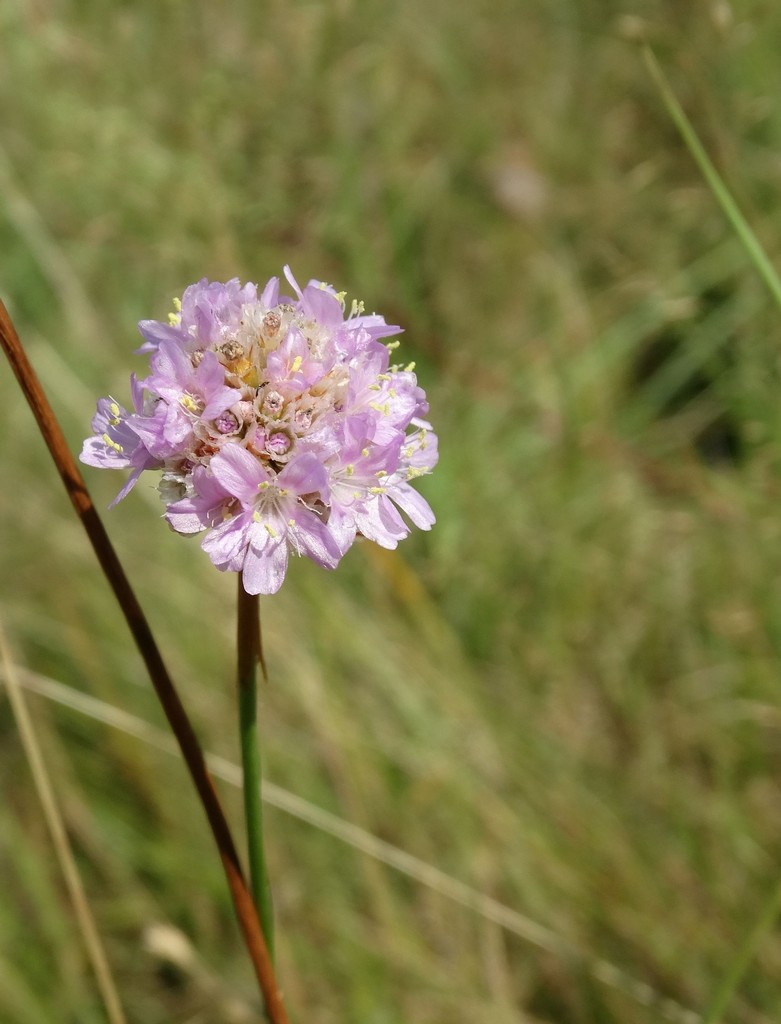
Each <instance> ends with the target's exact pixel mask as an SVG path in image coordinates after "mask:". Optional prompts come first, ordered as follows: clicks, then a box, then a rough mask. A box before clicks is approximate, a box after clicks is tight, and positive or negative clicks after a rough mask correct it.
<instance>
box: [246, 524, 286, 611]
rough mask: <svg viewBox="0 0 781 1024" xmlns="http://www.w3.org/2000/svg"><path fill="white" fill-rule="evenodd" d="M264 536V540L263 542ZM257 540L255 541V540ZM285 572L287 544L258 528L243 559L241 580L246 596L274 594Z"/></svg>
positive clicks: (282, 538)
mask: <svg viewBox="0 0 781 1024" xmlns="http://www.w3.org/2000/svg"><path fill="white" fill-rule="evenodd" d="M264 534H265V537H266V540H265V541H264V540H263V535H264ZM256 538H257V539H256ZM258 545H261V546H258ZM286 571H287V543H286V541H285V538H284V537H278V538H276V539H275V540H272V538H271V537H270V536H269V534H268V533H266V531H265V530H264V529H263V528H262V527H260V528H259V529H257V530H256V531H255V534H254V536H253V539H252V541H251V543H250V546H249V547H248V548H247V554H246V556H245V558H244V571H243V572H242V575H241V578H242V581H243V583H244V589H245V590H246V591H247V593H248V594H276V592H277V591H278V590H279V588H280V587H281V586H282V582H283V580H284V579H285V572H286Z"/></svg>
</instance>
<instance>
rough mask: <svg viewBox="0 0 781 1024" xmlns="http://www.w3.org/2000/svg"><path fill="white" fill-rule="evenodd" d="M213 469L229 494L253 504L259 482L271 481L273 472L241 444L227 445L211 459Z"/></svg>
mask: <svg viewBox="0 0 781 1024" xmlns="http://www.w3.org/2000/svg"><path fill="white" fill-rule="evenodd" d="M211 471H212V473H214V475H215V477H216V478H217V479H218V480H219V482H220V483H221V484H222V486H223V487H224V488H225V490H226V491H228V493H229V494H232V495H234V497H236V498H238V499H239V501H243V502H244V503H245V504H247V505H249V504H252V503H253V502H254V500H255V498H256V497H257V495H258V486H259V484H261V483H263V482H265V481H271V479H272V477H271V474H270V473H269V472H268V471H267V470H265V469H264V468H263V466H262V465H261V464H260V462H259V461H258V459H256V458H255V456H254V455H250V453H249V452H248V451H247V449H246V448H242V447H240V446H239V445H235V444H232V445H226V446H225V447H224V448H223V449H222V450H221V451H220V453H219V455H215V456H214V458H213V459H212V460H211Z"/></svg>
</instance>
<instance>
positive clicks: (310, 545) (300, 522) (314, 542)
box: [290, 508, 342, 569]
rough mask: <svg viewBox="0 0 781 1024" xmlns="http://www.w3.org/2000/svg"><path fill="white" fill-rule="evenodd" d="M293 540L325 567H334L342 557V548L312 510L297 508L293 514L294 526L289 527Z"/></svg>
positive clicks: (314, 560) (304, 552)
mask: <svg viewBox="0 0 781 1024" xmlns="http://www.w3.org/2000/svg"><path fill="white" fill-rule="evenodd" d="M290 532H291V533H292V535H293V542H294V543H295V544H296V545H297V546H299V547H300V548H301V549H302V552H299V553H303V554H305V555H307V556H308V557H309V558H311V559H312V561H313V562H317V564H318V565H322V566H323V567H324V568H326V569H334V568H336V565H337V563H338V562H339V559H340V558H341V557H342V549H341V548H340V546H339V544H338V543H337V542H336V540H335V538H334V537H333V535H332V534H331V533H330V532H329V530H328V527H327V526H326V525H325V524H324V523H323V521H322V520H321V519H319V518H318V517H317V516H316V515H315V514H314V512H310V511H309V510H308V509H305V508H299V509H297V511H296V515H295V526H291V527H290Z"/></svg>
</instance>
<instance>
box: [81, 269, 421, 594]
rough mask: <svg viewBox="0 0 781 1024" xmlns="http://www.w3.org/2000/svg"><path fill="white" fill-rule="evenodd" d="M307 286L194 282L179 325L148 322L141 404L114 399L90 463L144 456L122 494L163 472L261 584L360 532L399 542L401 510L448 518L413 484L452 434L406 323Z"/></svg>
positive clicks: (170, 507) (220, 546) (175, 505)
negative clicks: (408, 343) (394, 359)
mask: <svg viewBox="0 0 781 1024" xmlns="http://www.w3.org/2000/svg"><path fill="white" fill-rule="evenodd" d="M285 277H286V278H287V281H288V283H289V285H290V287H291V288H292V290H293V292H294V297H285V296H284V295H280V289H279V279H278V278H275V277H274V278H272V279H271V280H270V281H269V282H268V283H267V284H266V286H265V287H264V288H263V289H262V290H259V289H258V288H257V287H256V286H255V285H254V284H246V285H241V284H240V282H239V281H238V280H237V279H234V280H232V281H228V282H227V283H226V284H220V283H217V282H209V281H207V280H205V279H204V280H202V281H199V282H198V284H194V285H191V286H190V287H189V288H187V289H186V290H185V292H184V295H183V296H182V299H181V301H175V303H174V305H175V307H176V312H174V313H172V314H171V315H170V316H169V318H168V320H169V322H168V323H167V324H164V323H160V322H158V321H156V320H143V321H141V323H140V324H139V329H140V331H141V334H142V335H143V337H144V345H143V346H142V347H141V349H139V351H140V352H142V353H149V354H150V369H151V372H150V374H149V376H147V377H146V378H145V379H144V380H143V381H141V382H139V381H137V380H136V379H135V377H133V378H131V388H132V394H133V408H134V412H133V413H128V412H126V411H125V410H124V409H123V408H122V407H121V406H119V405H118V404H117V403H116V402H114V400H113V399H101V400H100V401H99V402H98V410H97V413H96V415H95V418H94V419H93V421H92V429H93V436H92V437H90V438H88V439H87V441H85V443H84V448H83V451H82V453H81V459H82V461H83V462H85V463H87V464H88V465H91V466H98V467H101V468H130V469H131V471H132V472H131V475H130V478H129V480H128V482H127V483H126V485H125V486H124V487H123V489H122V491H120V494H119V495H118V496H117V498H116V499H115V500H116V501H119V500H120V499H121V498H123V497H124V496H125V495H126V494H127V493H128V492H129V491H130V489H131V488H132V486H133V484H134V483H135V482H136V480H137V479H138V477H139V476H140V474H141V473H142V472H143V471H144V470H146V469H155V470H160V471H161V472H162V476H161V481H160V488H159V489H160V495H161V497H162V499H163V502H164V504H165V506H166V513H165V515H166V519H167V520H168V523H169V524H170V526H171V527H172V528H173V529H174V530H176V531H177V532H178V533H182V534H189V533H198V532H205V536H204V540H203V544H202V546H203V548H204V550H205V551H206V553H207V554H208V555H209V557H210V558H211V560H212V562H213V563H214V565H215V566H216V567H217V568H218V569H220V570H223V571H232V572H241V573H242V580H243V583H244V587H245V589H246V590H247V592H248V593H250V594H272V593H275V592H276V591H277V590H278V589H279V588H280V586H281V585H282V581H283V580H284V578H285V573H286V571H287V564H288V557H289V555H290V552H291V551H292V552H293V553H294V554H298V555H306V556H307V557H309V558H311V559H312V560H313V561H315V562H317V563H318V564H319V565H322V566H324V567H325V568H328V569H333V568H334V567H335V566H336V565H337V563H338V562H339V560H340V558H341V557H342V555H344V553H345V552H346V551H347V549H348V548H349V547H350V546H351V544H352V542H353V541H354V540H355V538H356V537H357V536H365V537H368V538H370V539H372V540H374V541H376V542H377V543H379V544H382V545H383V546H385V547H390V548H392V547H395V546H396V544H397V543H398V541H399V540H401V539H402V538H404V537H406V536H407V534H408V533H409V526H408V525H407V522H406V521H405V519H404V518H403V517H402V515H401V514H400V512H403V513H404V515H405V516H406V517H407V518H408V519H409V521H410V522H411V523H412V524H413V525H415V526H417V527H419V528H420V529H424V530H428V529H430V528H431V526H432V525H433V523H434V515H433V513H432V511H431V508H430V507H429V505H428V503H427V502H426V500H425V499H424V498H423V497H422V496H421V495H420V494H419V493H418V492H417V491H416V490H415V489H414V487H413V486H412V482H413V481H414V480H415V479H416V478H417V477H419V476H422V475H423V474H425V473H429V472H430V471H431V470H432V469H433V467H434V465H435V464H436V461H437V439H436V435H435V434H433V432H432V431H431V427H430V426H429V424H428V423H426V422H425V421H424V420H423V419H422V417H423V416H425V415H426V413H427V411H428V405H427V403H426V397H425V394H424V392H423V391H422V389H421V388H420V387H418V384H417V381H416V378H415V374H414V373H413V372H412V371H413V365H412V364H410V365H409V366H407V367H402V366H400V365H399V366H395V365H390V359H389V355H388V353H389V350H391V349H393V348H395V347H396V345H397V344H398V342H391V343H389V344H384V343H382V342H381V340H380V339H382V338H386V337H389V336H392V335H394V334H398V333H399V331H400V330H401V328H399V327H394V326H392V325H389V324H386V323H385V320H384V319H383V318H382V317H381V316H379V315H377V314H372V315H370V316H367V315H365V314H364V311H363V304H362V303H357V302H353V303H352V306H351V307H350V308H349V309H347V308H346V306H345V301H344V294H343V293H340V294H337V293H336V292H335V291H334V289H333V288H331V287H330V286H329V285H325V284H323V283H322V282H320V281H310V282H309V284H307V285H306V287H305V288H303V289H302V288H300V287H299V285H298V283H297V282H296V280H295V278H294V277H293V275H292V273H291V272H290V269H289V268H288V267H285Z"/></svg>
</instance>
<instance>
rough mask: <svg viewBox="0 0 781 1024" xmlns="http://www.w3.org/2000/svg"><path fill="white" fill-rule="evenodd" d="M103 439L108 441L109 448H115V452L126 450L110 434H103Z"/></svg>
mask: <svg viewBox="0 0 781 1024" xmlns="http://www.w3.org/2000/svg"><path fill="white" fill-rule="evenodd" d="M103 440H104V441H105V442H106V444H107V445H108V446H109V448H113V449H114V451H115V452H120V453H121V452H123V451H124V450H125V449H124V448H123V447H122V445H121V444H117V442H116V441H114V440H113V439H112V438H110V437H109V436H108V434H104V435H103Z"/></svg>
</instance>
